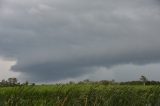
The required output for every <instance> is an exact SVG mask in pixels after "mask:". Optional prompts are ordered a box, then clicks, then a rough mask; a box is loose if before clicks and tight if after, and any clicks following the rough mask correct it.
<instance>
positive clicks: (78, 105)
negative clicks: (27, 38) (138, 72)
mask: <svg viewBox="0 0 160 106" xmlns="http://www.w3.org/2000/svg"><path fill="white" fill-rule="evenodd" d="M0 106H160V87H159V86H117V85H113V86H104V85H87V84H86V85H78V84H73V85H51V86H34V87H31V86H28V87H27V86H26V87H7V88H0Z"/></svg>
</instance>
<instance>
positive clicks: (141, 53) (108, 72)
mask: <svg viewBox="0 0 160 106" xmlns="http://www.w3.org/2000/svg"><path fill="white" fill-rule="evenodd" d="M0 57H1V59H0V79H3V78H6V79H7V78H8V77H14V76H15V77H17V78H19V79H20V80H22V81H25V80H28V81H31V82H56V81H68V80H74V81H77V80H84V79H91V80H112V79H115V80H116V81H129V80H138V79H139V77H140V76H141V75H145V76H146V77H147V78H148V79H150V80H159V81H160V77H159V75H160V0H0Z"/></svg>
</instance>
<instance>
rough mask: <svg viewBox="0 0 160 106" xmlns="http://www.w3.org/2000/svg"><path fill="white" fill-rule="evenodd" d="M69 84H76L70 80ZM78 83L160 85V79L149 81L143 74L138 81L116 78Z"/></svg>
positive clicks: (87, 80)
mask: <svg viewBox="0 0 160 106" xmlns="http://www.w3.org/2000/svg"><path fill="white" fill-rule="evenodd" d="M68 84H75V82H73V81H70V82H69V83H68ZM77 84H102V85H144V86H145V85H160V81H149V80H148V79H147V78H146V77H145V76H143V75H142V76H141V77H140V78H139V80H137V81H126V82H116V81H115V80H111V81H110V80H101V81H90V80H89V79H86V80H83V81H80V82H78V83H77Z"/></svg>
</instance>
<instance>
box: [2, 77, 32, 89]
mask: <svg viewBox="0 0 160 106" xmlns="http://www.w3.org/2000/svg"><path fill="white" fill-rule="evenodd" d="M28 85H35V83H29V82H28V81H26V82H25V83H20V82H18V79H17V78H8V80H5V79H3V80H2V81H1V82H0V87H14V86H28Z"/></svg>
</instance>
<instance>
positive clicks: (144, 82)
mask: <svg viewBox="0 0 160 106" xmlns="http://www.w3.org/2000/svg"><path fill="white" fill-rule="evenodd" d="M140 81H142V82H143V84H144V85H146V82H147V81H148V79H147V78H146V77H145V76H143V75H142V76H141V77H140Z"/></svg>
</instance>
